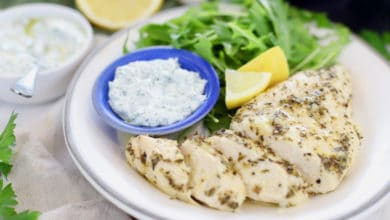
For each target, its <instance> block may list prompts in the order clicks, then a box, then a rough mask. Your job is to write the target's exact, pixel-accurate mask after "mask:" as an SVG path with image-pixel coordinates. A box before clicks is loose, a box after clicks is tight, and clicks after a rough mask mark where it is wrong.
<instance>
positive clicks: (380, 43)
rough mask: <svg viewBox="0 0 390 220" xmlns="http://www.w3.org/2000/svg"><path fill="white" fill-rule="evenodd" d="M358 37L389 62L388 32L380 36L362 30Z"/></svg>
mask: <svg viewBox="0 0 390 220" xmlns="http://www.w3.org/2000/svg"><path fill="white" fill-rule="evenodd" d="M360 36H361V37H362V38H363V39H364V40H365V41H366V42H367V43H369V44H370V45H371V46H372V47H373V48H374V49H376V51H378V52H379V53H380V54H382V56H383V57H385V58H386V59H387V60H390V49H389V48H390V31H385V32H383V33H382V34H380V33H378V32H375V31H371V30H363V31H362V32H360Z"/></svg>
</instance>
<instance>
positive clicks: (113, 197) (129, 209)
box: [62, 6, 390, 220]
mask: <svg viewBox="0 0 390 220" xmlns="http://www.w3.org/2000/svg"><path fill="white" fill-rule="evenodd" d="M188 8H189V6H182V7H176V8H172V9H167V10H164V11H162V12H160V13H158V14H156V15H155V16H153V17H159V16H163V15H165V14H169V13H175V12H176V11H178V12H184V11H185V10H186V9H188ZM149 21H150V18H147V19H145V20H144V21H142V22H138V23H137V24H135V25H133V26H131V27H129V28H126V29H123V30H121V31H118V32H116V33H114V34H113V35H111V36H110V37H109V38H108V39H106V40H105V42H104V43H102V44H101V45H99V46H98V47H96V48H95V49H94V50H92V51H91V52H90V53H89V54H88V56H87V57H86V58H85V59H84V61H83V62H82V64H81V65H80V66H79V68H78V69H77V71H76V72H75V75H74V77H73V79H72V81H71V83H70V84H69V87H68V90H67V93H66V97H65V103H64V108H63V114H62V115H63V116H62V128H63V135H64V139H65V144H66V147H67V149H68V152H69V154H70V155H71V158H72V160H73V162H74V163H75V164H76V166H77V168H78V169H79V170H80V172H81V173H82V175H83V176H84V177H85V178H86V180H87V181H88V182H89V183H90V184H91V185H92V186H93V187H94V188H95V189H96V190H97V191H98V192H99V193H100V194H101V195H102V196H103V197H104V198H106V199H107V200H108V201H110V202H111V203H113V204H114V205H115V206H117V207H118V208H120V209H122V210H123V211H125V212H126V213H128V214H130V215H134V216H136V217H143V218H145V217H146V218H149V219H166V218H165V217H162V216H159V215H157V214H155V213H152V212H150V211H148V210H147V209H145V208H142V207H139V206H137V205H136V204H132V203H129V202H127V201H124V200H123V198H122V196H121V195H118V194H117V193H115V192H113V191H112V190H110V187H109V186H107V185H106V184H104V183H102V182H99V181H98V178H97V177H96V175H94V174H93V173H92V172H90V170H89V169H88V166H87V165H86V164H85V163H84V162H83V160H80V156H79V155H78V154H77V150H75V149H74V147H73V146H74V145H75V144H74V142H73V140H72V137H70V136H69V133H70V132H68V130H69V129H70V128H69V123H67V122H68V119H69V117H68V115H69V108H70V100H71V97H72V94H73V91H74V87H75V85H76V82H77V81H78V79H79V78H80V76H81V75H82V73H83V71H84V69H85V68H86V66H87V65H88V64H89V63H90V61H91V60H92V59H93V58H94V57H95V56H96V55H98V53H99V52H100V51H102V50H103V49H104V48H106V46H107V45H108V44H110V43H111V42H112V41H113V40H116V39H117V38H119V37H121V36H122V35H123V34H125V33H128V32H129V31H130V30H132V29H133V28H134V27H138V26H141V25H145V24H148V23H149ZM351 39H353V40H356V41H358V42H359V44H362V46H364V47H365V48H366V49H368V50H370V51H371V53H372V54H373V55H375V57H376V58H377V59H379V60H381V62H382V63H383V64H385V65H386V66H387V67H388V68H390V64H389V63H388V62H387V60H385V58H383V57H382V56H381V55H379V53H378V52H376V51H375V50H374V49H373V48H371V47H370V46H369V45H368V44H367V43H366V42H364V41H363V40H361V39H360V38H359V37H358V36H356V35H355V34H353V33H351ZM387 195H390V183H389V182H388V183H387V184H386V185H385V186H384V187H383V188H382V189H380V190H379V191H378V192H377V193H376V194H375V195H374V196H372V197H371V199H369V200H367V201H366V202H365V203H363V204H362V205H360V206H359V207H356V208H354V209H353V210H352V211H350V212H348V213H345V214H344V215H343V216H339V217H336V218H335V220H336V219H337V220H338V219H349V218H352V217H357V216H358V215H361V214H363V213H365V212H367V211H369V210H370V209H371V208H373V207H374V206H375V205H376V204H378V203H379V202H380V201H382V200H383V199H385V198H386V196H387Z"/></svg>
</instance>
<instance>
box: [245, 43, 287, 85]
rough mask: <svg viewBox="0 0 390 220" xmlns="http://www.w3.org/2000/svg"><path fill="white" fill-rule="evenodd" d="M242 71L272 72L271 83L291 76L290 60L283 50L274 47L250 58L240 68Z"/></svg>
mask: <svg viewBox="0 0 390 220" xmlns="http://www.w3.org/2000/svg"><path fill="white" fill-rule="evenodd" d="M238 71H240V72H270V73H272V79H271V83H270V85H274V84H276V83H278V82H281V81H284V80H286V79H287V78H288V76H289V69H288V62H287V59H286V56H285V55H284V52H283V50H282V49H281V48H280V47H279V46H276V47H272V48H270V49H268V50H266V51H265V52H263V53H261V54H260V55H258V56H257V57H255V58H253V59H252V60H250V61H249V62H248V63H246V64H244V65H243V66H242V67H240V68H239V69H238Z"/></svg>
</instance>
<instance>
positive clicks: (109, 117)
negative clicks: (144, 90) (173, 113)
mask: <svg viewBox="0 0 390 220" xmlns="http://www.w3.org/2000/svg"><path fill="white" fill-rule="evenodd" d="M168 58H178V61H179V63H180V66H181V68H183V69H187V70H190V71H195V72H198V73H199V75H200V77H201V78H202V79H205V80H206V81H207V83H206V86H205V91H204V94H205V95H206V100H205V101H204V102H203V103H202V104H201V105H200V106H199V107H198V109H197V110H195V111H194V112H193V113H192V114H191V115H190V116H188V117H187V118H185V119H183V120H181V121H178V122H176V123H173V124H170V125H166V126H159V127H144V126H137V125H131V124H129V123H127V122H126V121H124V120H123V119H122V118H120V117H119V116H118V115H117V114H116V113H115V112H114V111H113V110H112V109H111V106H110V105H109V103H108V99H109V98H108V82H110V81H112V80H113V79H114V76H115V70H116V68H117V67H119V66H123V65H126V64H128V63H130V62H134V61H139V60H153V59H168ZM219 91H220V86H219V79H218V75H217V73H216V71H215V70H214V68H213V67H212V66H211V65H210V64H209V63H208V62H207V61H206V60H204V59H203V58H202V57H200V56H198V55H196V54H194V53H192V52H189V51H187V50H181V49H175V48H171V47H149V48H145V49H141V50H136V51H134V52H131V53H129V54H127V55H124V56H122V57H120V58H119V59H117V60H115V61H114V62H113V63H111V64H110V65H109V66H108V67H107V68H106V69H105V70H104V71H103V72H102V73H101V75H100V76H99V78H98V79H97V80H96V82H95V85H94V88H93V92H92V101H93V105H94V107H95V109H96V111H97V113H98V114H99V115H100V117H101V118H102V119H103V121H105V122H106V123H107V124H108V125H110V126H112V127H114V128H116V129H117V130H119V131H121V132H125V133H128V134H149V135H168V134H172V133H176V132H179V131H181V130H183V129H185V128H188V127H190V126H192V125H194V124H196V123H197V122H199V121H200V120H202V119H203V118H204V117H205V116H206V115H207V114H208V113H209V112H210V110H211V109H212V108H213V106H214V105H215V103H216V102H217V100H218V97H219Z"/></svg>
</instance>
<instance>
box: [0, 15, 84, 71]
mask: <svg viewBox="0 0 390 220" xmlns="http://www.w3.org/2000/svg"><path fill="white" fill-rule="evenodd" d="M85 39H86V32H85V31H84V30H83V29H82V28H81V27H80V26H79V25H78V24H76V23H74V22H72V21H70V20H68V19H66V18H61V17H37V18H20V19H15V20H12V21H8V22H0V74H2V73H3V74H9V75H20V74H25V73H27V72H28V71H30V70H31V69H32V68H33V66H35V65H38V66H39V69H40V71H41V72H44V71H50V70H53V69H55V68H58V67H59V66H61V65H63V64H64V63H66V62H68V61H69V60H70V59H71V58H72V57H74V56H75V55H76V54H78V52H79V51H80V48H82V46H83V43H84V40H85Z"/></svg>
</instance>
